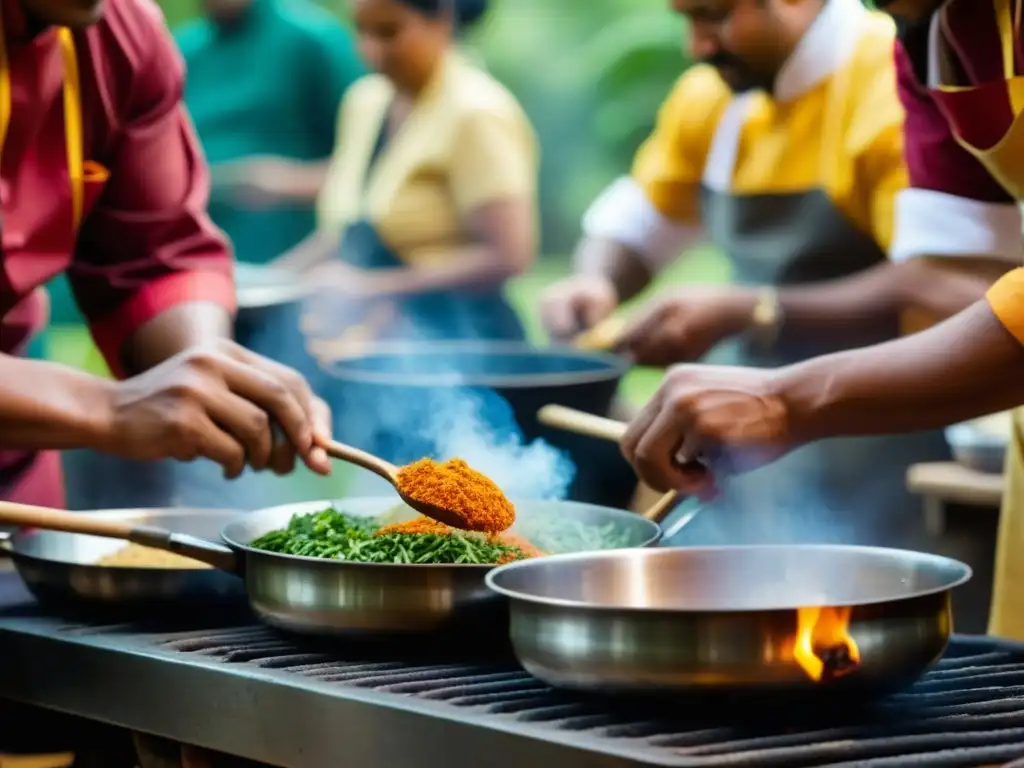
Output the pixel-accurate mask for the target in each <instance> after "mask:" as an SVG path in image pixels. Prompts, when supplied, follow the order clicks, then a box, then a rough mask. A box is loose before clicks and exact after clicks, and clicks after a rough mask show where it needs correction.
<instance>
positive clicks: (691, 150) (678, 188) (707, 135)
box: [633, 66, 732, 224]
mask: <svg viewBox="0 0 1024 768" xmlns="http://www.w3.org/2000/svg"><path fill="white" fill-rule="evenodd" d="M731 100H732V92H731V91H730V90H729V87H728V86H727V85H726V84H725V83H724V82H723V81H722V79H721V78H720V77H719V76H718V73H717V72H715V70H714V69H713V68H712V67H708V66H695V67H691V68H690V69H689V70H687V72H686V74H684V75H683V76H682V77H681V78H679V80H678V81H677V82H676V85H675V88H673V89H672V93H671V94H669V97H668V99H666V101H665V103H664V104H662V106H661V109H660V110H659V111H658V120H657V122H656V124H655V127H654V132H653V133H652V134H651V135H650V137H649V138H648V139H647V141H645V142H644V143H643V144H642V145H641V146H640V149H639V150H638V151H637V153H636V158H635V159H634V161H633V178H634V179H635V180H636V181H637V183H638V184H640V186H641V187H642V188H643V190H644V191H645V192H646V194H647V198H648V199H649V200H650V201H651V203H652V204H653V205H654V207H655V208H657V209H658V210H659V211H660V212H661V213H662V215H664V216H667V217H668V218H670V219H673V220H675V221H678V222H681V223H686V224H696V223H698V219H699V213H698V209H699V202H700V182H701V176H702V175H703V173H704V161H705V160H706V159H707V156H708V152H709V150H710V149H711V139H712V137H713V136H714V129H715V126H716V125H717V124H718V121H719V119H720V118H721V116H722V113H723V112H724V111H725V108H726V107H727V106H728V104H729V102H730V101H731Z"/></svg>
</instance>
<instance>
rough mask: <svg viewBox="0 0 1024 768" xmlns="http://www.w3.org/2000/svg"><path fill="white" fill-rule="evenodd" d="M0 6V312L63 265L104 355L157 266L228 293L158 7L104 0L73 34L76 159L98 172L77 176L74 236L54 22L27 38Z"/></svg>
mask: <svg viewBox="0 0 1024 768" xmlns="http://www.w3.org/2000/svg"><path fill="white" fill-rule="evenodd" d="M0 7H2V9H3V14H4V22H5V26H6V31H7V37H8V56H9V59H10V70H11V90H12V98H11V100H12V110H13V115H14V118H13V120H12V121H11V125H10V127H9V129H8V134H7V140H6V142H5V145H4V148H3V162H2V166H0V203H2V205H3V214H4V217H3V255H2V256H0V317H3V316H5V315H6V314H7V312H8V311H9V310H10V309H11V307H13V306H14V305H15V304H16V303H17V302H18V301H20V300H21V299H22V298H23V297H25V296H27V295H28V294H29V293H31V292H32V290H33V289H35V288H36V287H37V286H39V285H42V284H43V283H45V282H46V281H47V280H49V279H50V278H52V277H53V276H54V275H56V274H58V273H60V272H63V271H67V273H68V276H69V278H70V280H71V283H72V287H73V288H74V291H75V295H76V298H77V300H78V301H79V303H80V305H81V308H82V311H83V313H84V314H85V315H86V317H87V318H88V319H89V320H90V322H91V323H92V324H93V326H94V330H96V329H97V327H98V328H99V330H100V331H102V332H101V333H99V334H98V335H99V336H100V337H102V340H103V342H105V343H102V344H101V346H102V347H104V348H103V350H102V351H103V352H104V354H105V355H107V356H108V357H110V356H114V357H116V356H117V354H118V352H119V350H113V349H111V348H110V346H111V344H113V345H115V346H116V345H117V344H119V343H121V342H123V341H124V339H125V338H127V336H128V335H129V334H130V333H131V331H132V330H134V328H135V327H138V324H139V323H140V322H145V320H148V319H149V318H150V317H151V316H152V315H153V314H154V312H153V308H154V307H150V306H149V305H154V304H159V303H160V302H154V301H153V297H152V295H147V294H154V292H155V293H161V292H163V291H162V290H160V289H155V288H154V286H155V285H156V284H158V283H160V282H161V281H163V280H166V279H167V278H169V277H173V278H177V280H178V283H179V284H180V283H181V281H182V278H184V279H186V280H187V279H189V276H190V275H191V277H192V278H193V282H194V283H195V284H196V285H200V284H206V285H207V288H205V289H197V290H201V291H202V292H204V294H205V296H204V297H205V298H207V299H209V300H219V301H221V302H222V303H224V304H226V305H229V306H232V305H233V299H234V297H233V289H232V285H231V256H230V252H229V249H228V246H227V245H226V243H225V241H224V239H223V237H222V235H221V234H220V232H219V231H218V230H217V229H216V228H215V227H214V226H213V224H212V223H211V222H210V220H209V218H208V217H207V216H206V214H205V207H206V200H207V193H208V174H207V170H206V168H205V164H204V162H203V159H202V155H201V153H200V151H199V149H198V146H197V143H196V139H195V137H194V135H193V131H192V128H191V124H190V121H189V119H188V116H187V114H186V113H185V111H184V109H183V107H182V106H181V103H180V100H181V91H182V86H183V78H184V68H183V64H182V62H181V59H180V57H179V55H178V53H177V50H176V48H175V47H174V43H173V41H172V40H171V39H170V37H169V35H168V33H167V31H166V28H165V27H164V24H163V21H162V18H161V16H160V12H159V10H158V9H157V7H156V6H155V5H154V4H152V3H151V2H149V0H108V2H107V5H106V8H105V15H104V18H103V20H102V21H100V22H99V23H98V24H96V25H94V26H92V27H90V28H88V29H87V30H85V31H82V32H79V33H76V45H77V49H78V57H79V68H80V79H81V84H82V112H83V122H84V127H85V145H86V146H85V158H86V160H87V161H90V162H92V163H97V164H99V165H101V166H103V167H104V168H106V169H107V170H109V174H110V175H109V180H107V181H106V182H104V181H102V180H94V181H87V182H86V185H85V186H86V188H85V209H86V211H87V216H86V219H85V221H84V224H83V226H82V229H81V232H80V233H79V237H78V242H77V245H76V243H75V236H74V233H73V232H72V219H71V189H70V185H69V182H68V174H67V161H66V149H65V138H64V109H63V98H62V83H63V71H64V67H63V63H62V59H61V52H60V48H59V42H58V40H57V35H56V30H54V29H50V30H46V31H44V32H42V33H40V34H38V35H37V36H36V37H34V38H28V37H26V32H25V20H24V16H23V14H22V12H21V10H20V6H19V4H18V2H17V0H0ZM200 278H201V279H200ZM211 286H212V288H211ZM177 292H180V290H178V291H172V293H177ZM140 307H141V308H147V307H148V311H141V310H140ZM156 309H157V310H162V309H166V306H160V307H156ZM126 310H127V311H126ZM0 351H4V352H9V351H10V348H9V347H8V346H7V345H6V344H4V345H3V346H2V347H0Z"/></svg>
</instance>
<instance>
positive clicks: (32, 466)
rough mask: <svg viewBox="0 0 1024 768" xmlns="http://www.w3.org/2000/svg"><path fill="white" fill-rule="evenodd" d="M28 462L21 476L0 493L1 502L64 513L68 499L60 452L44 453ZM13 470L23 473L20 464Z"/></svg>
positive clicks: (13, 466)
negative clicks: (33, 505) (56, 510)
mask: <svg viewBox="0 0 1024 768" xmlns="http://www.w3.org/2000/svg"><path fill="white" fill-rule="evenodd" d="M22 455H23V456H25V454H22ZM27 458H30V459H31V461H30V462H29V463H28V464H27V466H26V467H25V468H24V469H23V470H22V471H20V472H19V473H18V474H19V476H18V478H17V479H16V480H15V481H14V482H13V483H11V484H10V485H9V486H8V487H7V488H6V489H4V490H0V498H2V499H3V500H4V501H16V502H19V503H21V504H35V505H37V506H42V507H56V508H57V509H63V508H64V505H65V504H66V499H65V496H64V473H63V471H62V470H61V464H60V454H59V453H58V452H57V451H43V452H42V453H38V454H35V455H29V456H28V457H27ZM12 468H17V469H19V470H21V467H20V466H18V465H17V464H15V465H12ZM2 473H3V470H0V474H2Z"/></svg>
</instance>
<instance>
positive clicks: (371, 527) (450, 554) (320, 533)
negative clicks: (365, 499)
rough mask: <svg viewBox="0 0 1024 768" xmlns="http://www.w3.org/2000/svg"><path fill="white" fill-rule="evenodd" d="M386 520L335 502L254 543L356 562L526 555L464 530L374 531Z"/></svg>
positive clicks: (486, 561) (472, 560) (483, 561)
mask: <svg viewBox="0 0 1024 768" xmlns="http://www.w3.org/2000/svg"><path fill="white" fill-rule="evenodd" d="M384 524H385V523H384V522H383V521H382V520H380V519H379V518H373V517H357V516H355V515H348V514H345V513H344V512H340V511H338V510H336V509H334V508H333V507H332V508H328V509H325V510H323V511H322V512H313V513H311V514H307V515H294V516H293V517H292V519H291V520H290V521H289V523H288V525H287V526H286V527H285V528H281V529H278V530H276V531H271V532H269V533H265V534H264V535H262V536H260V537H259V538H258V539H256V540H255V541H253V542H252V544H251V546H252V547H254V548H255V549H262V550H266V551H268V552H279V553H281V554H284V555H301V556H303V557H322V558H327V559H332V560H347V561H349V562H354V563H391V564H427V563H434V564H459V563H465V564H479V565H493V564H495V563H498V562H505V561H508V560H519V559H522V558H523V557H524V554H523V552H522V551H521V550H519V549H518V548H517V547H512V546H508V545H505V544H500V543H496V542H494V541H491V540H489V539H488V538H487V537H486V536H484V535H481V534H476V533H469V532H462V531H457V532H454V533H452V534H448V535H443V534H436V533H385V534H383V535H380V536H375V535H374V534H375V533H376V532H377V531H378V530H379V529H380V528H381V527H382V526H383V525H384Z"/></svg>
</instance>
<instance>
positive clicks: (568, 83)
mask: <svg viewBox="0 0 1024 768" xmlns="http://www.w3.org/2000/svg"><path fill="white" fill-rule="evenodd" d="M282 1H283V2H287V0H282ZM322 1H323V2H324V4H325V5H328V6H329V7H331V8H332V9H333V10H336V11H337V12H338V13H339V14H341V15H342V16H343V17H344V14H345V7H344V4H345V0H333V3H332V0H322ZM159 2H160V3H161V6H162V7H163V9H164V13H165V14H166V16H167V19H168V23H170V24H171V25H172V26H175V25H177V24H179V23H181V22H182V21H185V20H187V19H189V18H190V17H192V16H193V15H194V14H195V13H196V12H197V6H196V0H159ZM492 2H493V12H492V13H491V14H490V16H489V17H488V19H487V22H486V24H485V25H484V26H483V28H482V29H480V30H479V31H477V32H476V33H475V35H474V37H473V38H471V40H470V41H469V42H470V44H471V45H472V46H473V47H474V48H475V49H476V50H477V51H478V52H479V53H480V54H481V55H482V57H483V59H484V61H485V62H486V64H487V66H488V68H489V69H490V70H491V71H492V72H493V73H494V74H495V75H496V76H497V77H498V78H499V79H500V80H502V82H504V83H505V84H506V85H507V86H508V87H509V88H510V89H511V90H512V91H513V92H514V93H515V94H516V95H517V96H518V97H519V98H520V99H521V100H522V103H523V105H524V106H525V108H526V110H527V111H528V112H529V114H530V117H531V118H532V120H533V121H534V125H535V127H536V129H537V133H538V135H539V137H540V141H541V147H542V152H543V166H542V178H541V194H542V202H543V211H544V250H545V251H546V252H548V253H552V252H555V253H557V252H562V253H564V252H566V251H567V250H568V249H569V248H571V247H572V244H573V242H574V241H575V240H576V237H577V236H578V232H579V219H580V215H581V214H582V212H583V210H584V209H585V208H586V206H587V204H588V203H589V201H590V200H591V199H592V198H593V197H594V196H595V195H596V194H597V193H598V192H599V191H600V190H601V188H602V187H603V186H604V185H605V184H607V183H608V182H609V181H610V180H611V179H613V178H614V177H616V176H617V175H619V174H621V173H623V172H625V171H626V170H628V168H629V164H630V159H631V157H632V155H633V152H634V151H635V149H636V147H637V146H638V145H639V143H640V142H641V141H642V140H643V139H644V137H645V136H646V135H647V133H648V132H649V131H650V129H651V127H652V126H653V124H654V119H655V116H656V113H657V109H658V105H659V104H660V102H661V101H662V99H663V98H664V97H665V95H666V94H667V93H668V90H669V89H670V88H671V86H672V83H673V82H674V81H675V79H676V78H677V77H678V76H679V75H680V74H681V73H682V71H683V70H684V69H685V68H686V66H688V63H689V62H688V60H687V58H686V57H685V56H684V53H683V32H684V26H683V21H682V19H680V18H679V17H678V16H676V15H675V14H672V13H670V12H669V10H668V0H492Z"/></svg>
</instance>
